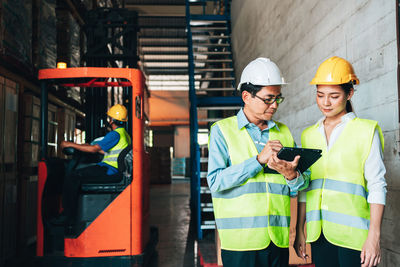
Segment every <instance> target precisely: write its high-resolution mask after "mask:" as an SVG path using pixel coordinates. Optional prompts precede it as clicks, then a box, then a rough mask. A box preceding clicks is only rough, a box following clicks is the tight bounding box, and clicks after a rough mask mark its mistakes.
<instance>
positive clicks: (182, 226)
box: [150, 180, 199, 267]
mask: <svg viewBox="0 0 400 267" xmlns="http://www.w3.org/2000/svg"><path fill="white" fill-rule="evenodd" d="M189 201H190V183H189V181H188V180H173V182H172V184H170V185H152V186H151V190H150V225H152V226H156V227H158V232H159V241H158V244H157V254H158V257H154V260H153V262H152V264H151V267H180V266H182V267H197V266H199V265H198V262H199V260H198V258H197V253H195V252H194V247H195V239H194V233H195V231H194V229H193V227H192V226H191V222H190V206H189Z"/></svg>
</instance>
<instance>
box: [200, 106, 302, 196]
mask: <svg viewBox="0 0 400 267" xmlns="http://www.w3.org/2000/svg"><path fill="white" fill-rule="evenodd" d="M237 120H238V127H239V129H242V128H243V127H246V130H247V132H248V133H249V135H250V137H251V139H252V140H253V141H254V144H255V146H256V148H257V151H258V153H260V152H261V151H262V149H263V148H264V144H266V143H267V142H268V140H269V129H271V128H273V127H276V128H277V129H278V130H279V128H278V126H277V125H276V124H275V122H274V121H272V120H270V121H267V125H268V127H267V128H266V129H264V130H260V128H258V127H257V126H256V125H255V124H253V123H250V122H249V121H248V119H247V118H246V115H245V114H244V112H243V109H241V110H240V111H239V112H238V114H237ZM208 155H209V156H208V174H207V182H208V185H209V187H210V190H211V191H212V192H220V191H224V190H227V189H230V188H233V187H237V186H240V185H241V184H243V183H244V182H246V181H247V179H249V178H252V177H254V176H256V174H257V173H259V172H260V171H262V170H263V166H262V165H261V164H260V163H259V162H258V161H257V156H254V157H251V158H249V159H247V160H245V161H243V162H242V163H240V164H236V165H232V164H231V160H230V157H229V152H228V147H227V144H226V141H225V138H224V136H223V135H222V133H221V130H220V129H219V127H218V125H214V126H213V127H212V128H211V132H210V143H209V153H208ZM305 180H307V181H308V180H309V172H308V173H307V172H305V173H303V175H300V176H299V177H298V178H296V179H293V180H291V181H288V180H286V182H287V184H288V186H289V188H290V195H291V196H296V195H297V192H298V190H301V189H303V188H302V187H306V186H308V182H307V183H305Z"/></svg>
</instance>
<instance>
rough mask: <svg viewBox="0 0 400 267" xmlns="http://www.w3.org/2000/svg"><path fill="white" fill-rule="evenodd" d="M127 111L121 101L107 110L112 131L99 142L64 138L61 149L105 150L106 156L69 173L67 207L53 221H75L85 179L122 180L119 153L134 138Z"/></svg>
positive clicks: (88, 181)
mask: <svg viewBox="0 0 400 267" xmlns="http://www.w3.org/2000/svg"><path fill="white" fill-rule="evenodd" d="M127 113H128V111H127V109H126V108H125V107H124V106H123V105H121V104H116V105H114V106H112V107H111V108H110V109H109V110H108V111H107V116H108V124H109V126H110V128H111V129H112V131H111V132H109V133H107V134H106V135H105V136H104V138H103V139H101V140H100V141H98V142H96V143H95V144H76V143H73V142H67V141H62V142H61V144H60V146H61V149H63V148H66V147H72V148H74V149H76V150H79V151H82V152H86V153H87V152H88V153H101V154H104V158H103V160H102V161H101V162H99V163H97V164H95V165H91V166H88V167H85V168H81V169H77V170H75V171H73V172H72V173H71V174H70V175H68V176H69V177H65V179H64V186H63V197H62V204H63V208H64V211H63V213H62V214H61V215H60V216H59V217H58V218H57V219H56V220H55V221H54V222H53V223H55V224H57V223H58V224H66V225H71V224H72V222H73V218H74V215H75V212H76V209H77V205H78V194H79V188H80V186H81V184H82V183H114V182H119V181H120V180H121V174H120V173H119V172H118V160H117V159H118V155H119V153H121V151H122V150H123V149H124V148H125V147H127V146H128V145H130V144H131V138H130V136H129V134H128V133H127V131H126V130H125V128H124V127H123V126H124V123H125V122H126V121H127Z"/></svg>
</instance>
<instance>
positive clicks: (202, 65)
mask: <svg viewBox="0 0 400 267" xmlns="http://www.w3.org/2000/svg"><path fill="white" fill-rule="evenodd" d="M210 10H211V11H212V12H211V13H210V12H209V11H210ZM186 25H187V28H186V29H187V45H188V71H189V102H190V157H191V164H190V167H191V211H192V217H193V218H194V219H195V222H196V228H197V238H198V239H202V238H203V230H205V229H215V223H214V222H213V221H204V220H203V219H204V218H203V217H205V216H204V214H205V212H209V213H210V212H211V213H212V212H213V210H212V204H211V203H202V200H201V195H202V194H203V193H207V194H210V191H209V189H208V188H207V187H206V186H205V185H204V181H205V179H206V178H205V171H204V170H203V171H200V147H199V144H198V140H197V135H198V132H199V120H198V109H199V108H202V109H210V110H213V111H215V110H220V111H219V112H220V113H219V114H221V112H222V111H223V110H225V109H238V108H240V106H242V104H243V102H242V99H241V97H240V96H237V95H236V94H237V93H236V90H235V75H234V64H233V56H232V49H231V40H230V33H231V29H230V0H186ZM222 113H223V112H222ZM215 114H218V112H214V114H212V112H209V111H208V119H206V120H205V121H206V122H213V121H217V120H218V119H220V118H215ZM212 115H214V116H212ZM222 117H223V116H222ZM204 160H206V159H203V162H204ZM201 181H202V182H201ZM206 204H207V205H206ZM208 217H209V216H208Z"/></svg>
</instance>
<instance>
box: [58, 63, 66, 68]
mask: <svg viewBox="0 0 400 267" xmlns="http://www.w3.org/2000/svg"><path fill="white" fill-rule="evenodd" d="M66 68H67V63H65V62H57V69H66Z"/></svg>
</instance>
